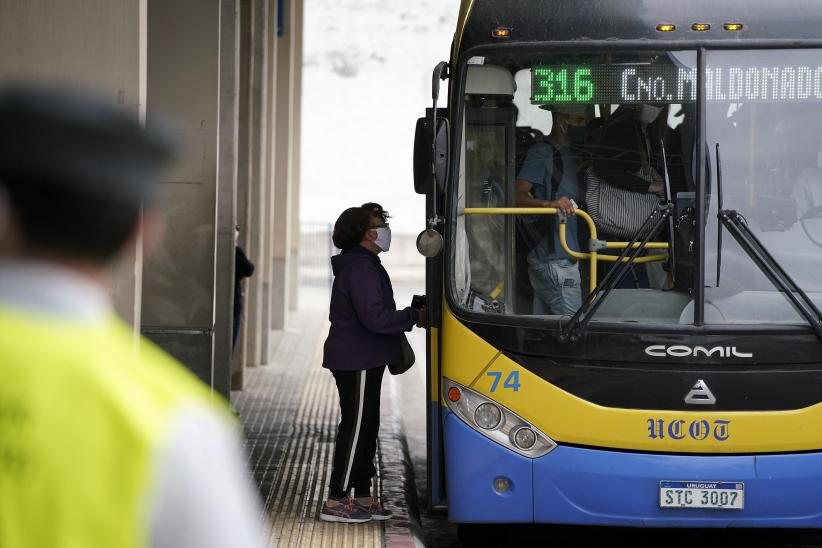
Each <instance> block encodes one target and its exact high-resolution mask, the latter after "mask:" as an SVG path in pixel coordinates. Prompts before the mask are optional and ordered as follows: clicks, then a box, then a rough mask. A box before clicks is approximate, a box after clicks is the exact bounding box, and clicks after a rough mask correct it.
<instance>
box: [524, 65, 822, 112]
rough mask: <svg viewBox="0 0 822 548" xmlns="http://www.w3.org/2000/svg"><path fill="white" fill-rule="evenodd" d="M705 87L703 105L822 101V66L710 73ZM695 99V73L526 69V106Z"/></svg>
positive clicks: (649, 68)
mask: <svg viewBox="0 0 822 548" xmlns="http://www.w3.org/2000/svg"><path fill="white" fill-rule="evenodd" d="M705 85H706V97H705V98H706V100H707V101H731V102H734V101H736V102H760V101H788V102H794V101H822V66H779V65H776V66H722V67H709V68H707V69H706V71H705ZM696 96H697V71H696V68H687V67H676V66H673V65H651V64H610V65H604V64H590V65H586V64H578V65H539V66H534V67H533V68H532V69H531V103H533V104H538V105H544V104H563V103H587V104H632V103H659V104H667V103H689V102H694V101H696Z"/></svg>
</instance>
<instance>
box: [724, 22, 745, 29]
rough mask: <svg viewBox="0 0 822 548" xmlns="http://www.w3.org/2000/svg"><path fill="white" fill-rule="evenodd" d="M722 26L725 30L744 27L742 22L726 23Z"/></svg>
mask: <svg viewBox="0 0 822 548" xmlns="http://www.w3.org/2000/svg"><path fill="white" fill-rule="evenodd" d="M722 26H723V27H724V28H725V30H729V31H737V30H742V29H743V27H744V25H743V24H742V23H725V24H724V25H722Z"/></svg>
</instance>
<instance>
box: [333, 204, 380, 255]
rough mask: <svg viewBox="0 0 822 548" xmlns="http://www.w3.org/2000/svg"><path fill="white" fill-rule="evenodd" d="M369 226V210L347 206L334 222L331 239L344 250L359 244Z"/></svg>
mask: <svg viewBox="0 0 822 548" xmlns="http://www.w3.org/2000/svg"><path fill="white" fill-rule="evenodd" d="M370 226H371V212H370V211H367V210H366V209H363V208H362V207H349V208H348V209H346V210H345V211H343V212H342V213H341V214H340V216H339V217H338V218H337V222H336V223H334V234H332V235H331V240H332V241H333V242H334V245H335V246H336V247H338V248H339V249H342V250H343V251H345V250H346V249H351V248H352V247H354V246H357V245H360V242H361V241H362V239H363V238H364V237H365V233H366V232H367V231H368V228H369V227H370Z"/></svg>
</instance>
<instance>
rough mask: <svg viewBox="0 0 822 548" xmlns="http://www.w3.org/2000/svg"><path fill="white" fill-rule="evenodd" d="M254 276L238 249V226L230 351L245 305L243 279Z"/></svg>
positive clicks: (251, 266) (233, 346)
mask: <svg viewBox="0 0 822 548" xmlns="http://www.w3.org/2000/svg"><path fill="white" fill-rule="evenodd" d="M253 274H254V263H252V262H251V261H250V260H249V259H248V257H247V256H246V254H245V251H243V248H242V247H240V225H237V226H235V227H234V323H232V324H231V325H232V329H233V333H232V334H231V350H232V351H233V350H234V349H235V348H237V337H238V336H239V335H240V323H241V322H242V321H243V305H244V304H245V288H244V287H243V279H244V278H250V277H251V276H252V275H253Z"/></svg>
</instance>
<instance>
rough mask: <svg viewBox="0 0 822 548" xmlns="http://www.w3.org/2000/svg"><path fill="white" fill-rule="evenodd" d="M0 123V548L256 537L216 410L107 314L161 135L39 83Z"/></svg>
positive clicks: (204, 392)
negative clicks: (112, 276)
mask: <svg viewBox="0 0 822 548" xmlns="http://www.w3.org/2000/svg"><path fill="white" fill-rule="evenodd" d="M0 128H2V132H0V378H2V379H3V381H2V383H0V546H9V547H12V546H13V547H15V548H28V547H32V548H33V547H37V548H39V547H44V546H49V547H52V548H60V547H69V546H71V547H75V546H88V547H103V546H105V547H112V548H113V547H145V546H151V547H169V548H171V547H214V548H217V547H220V548H223V547H226V546H232V547H251V546H255V547H256V546H258V545H259V544H258V542H259V533H258V530H257V523H256V522H257V519H258V517H259V515H260V513H259V510H258V505H257V501H256V497H255V495H254V494H253V490H252V488H251V486H250V484H249V482H248V480H247V478H246V476H245V473H244V471H243V457H242V451H241V450H240V446H239V443H238V439H237V435H236V432H235V425H234V424H232V421H231V419H230V417H229V415H228V414H227V411H226V409H225V405H223V404H222V403H215V402H214V401H213V399H212V396H211V394H210V393H209V390H208V388H207V387H206V386H203V385H202V384H201V383H200V382H199V381H198V380H197V379H196V378H195V377H194V376H193V375H191V374H190V373H189V372H188V371H186V370H185V369H184V368H183V367H182V366H181V365H180V364H178V363H176V362H175V361H174V360H173V359H172V358H170V357H169V356H167V355H166V354H164V353H163V352H162V351H160V350H159V349H157V348H156V347H154V346H153V345H152V344H151V343H149V342H147V341H141V343H140V345H139V349H138V348H137V347H136V345H135V339H134V334H133V331H132V329H131V328H130V327H128V326H127V325H125V324H124V323H123V322H122V321H120V320H119V319H118V318H116V316H115V314H114V312H113V310H112V308H111V303H110V298H109V293H110V288H109V287H107V280H108V278H109V269H110V263H111V262H112V260H113V259H115V258H116V257H117V256H118V255H119V254H120V253H123V252H124V251H126V250H128V249H133V248H134V246H136V245H139V244H138V242H140V241H141V237H140V236H141V235H144V237H145V242H146V247H151V244H152V243H153V241H154V240H156V237H154V236H152V234H153V233H156V231H155V230H153V228H152V227H154V226H155V225H156V224H157V222H156V220H155V219H156V217H155V214H154V210H153V207H152V201H151V193H150V189H151V181H152V180H153V179H154V178H155V177H156V176H157V174H158V170H159V168H160V167H161V165H162V164H163V163H165V161H166V160H167V159H168V156H169V149H168V146H167V144H166V143H165V142H164V140H163V139H162V138H161V137H160V136H159V135H155V134H152V133H150V132H148V131H146V130H144V129H143V128H141V127H140V126H139V124H138V123H137V122H136V120H133V119H132V118H131V117H129V116H127V115H126V114H125V113H123V112H121V111H120V110H119V109H117V108H116V107H114V106H109V105H107V104H105V103H102V102H98V101H95V100H91V99H88V98H86V97H84V96H81V95H78V94H74V93H70V92H65V91H61V92H53V91H47V90H45V89H43V88H37V87H15V88H5V89H4V88H0ZM143 207H145V214H142V209H143Z"/></svg>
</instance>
